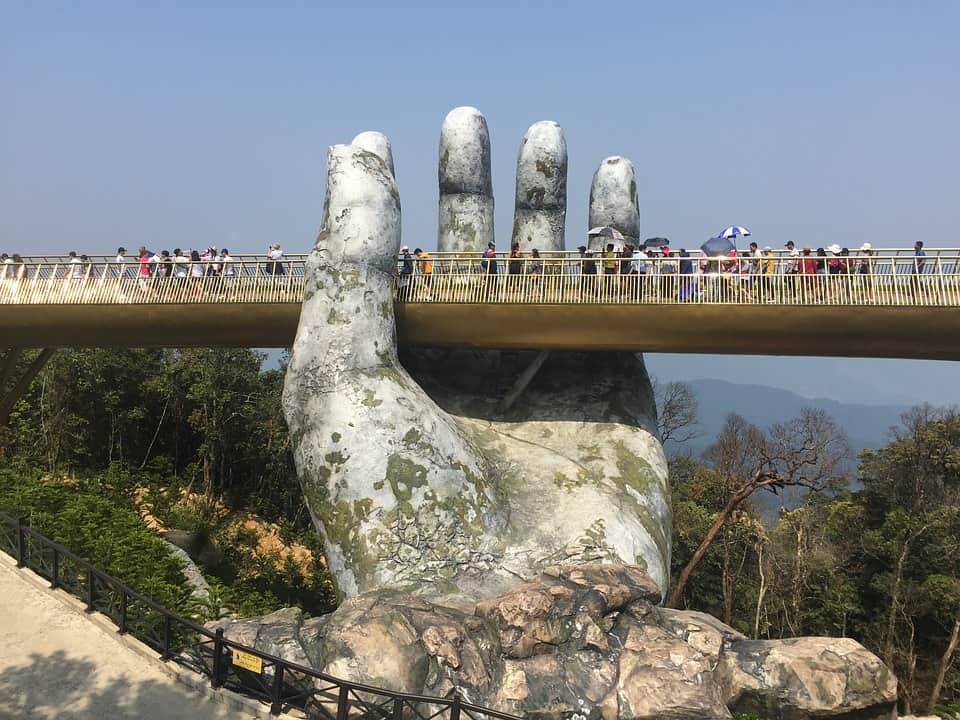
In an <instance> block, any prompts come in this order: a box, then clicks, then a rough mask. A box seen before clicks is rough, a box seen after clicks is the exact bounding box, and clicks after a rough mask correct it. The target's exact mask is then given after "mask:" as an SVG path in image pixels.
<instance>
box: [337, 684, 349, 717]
mask: <svg viewBox="0 0 960 720" xmlns="http://www.w3.org/2000/svg"><path fill="white" fill-rule="evenodd" d="M349 713H350V688H349V687H347V686H346V685H341V686H340V695H339V696H338V697H337V720H347V715H349Z"/></svg>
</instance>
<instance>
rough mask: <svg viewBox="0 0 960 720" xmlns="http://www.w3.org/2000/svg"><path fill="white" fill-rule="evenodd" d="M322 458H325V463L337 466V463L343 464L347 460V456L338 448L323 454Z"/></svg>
mask: <svg viewBox="0 0 960 720" xmlns="http://www.w3.org/2000/svg"><path fill="white" fill-rule="evenodd" d="M323 459H324V460H326V462H327V465H332V466H334V467H337V466H338V465H343V464H344V463H345V462H346V461H347V456H346V455H344V454H343V453H342V452H340V451H339V450H334V451H333V452H331V453H327V454H326V455H324V456H323Z"/></svg>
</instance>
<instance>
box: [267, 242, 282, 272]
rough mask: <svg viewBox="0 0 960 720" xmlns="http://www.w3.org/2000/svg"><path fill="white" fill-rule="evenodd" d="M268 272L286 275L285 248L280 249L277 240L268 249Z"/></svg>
mask: <svg viewBox="0 0 960 720" xmlns="http://www.w3.org/2000/svg"><path fill="white" fill-rule="evenodd" d="M267 260H269V262H268V263H267V274H268V275H284V274H286V270H285V269H284V267H283V250H281V249H280V243H278V242H275V243H273V244H272V245H271V246H270V249H269V250H267Z"/></svg>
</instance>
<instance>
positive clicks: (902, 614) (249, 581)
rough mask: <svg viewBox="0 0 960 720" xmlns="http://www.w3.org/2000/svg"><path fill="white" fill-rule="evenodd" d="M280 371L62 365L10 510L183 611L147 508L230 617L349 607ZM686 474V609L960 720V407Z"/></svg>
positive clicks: (160, 363)
mask: <svg viewBox="0 0 960 720" xmlns="http://www.w3.org/2000/svg"><path fill="white" fill-rule="evenodd" d="M21 362H22V364H24V365H27V364H29V363H30V362H32V357H31V356H30V355H29V354H25V355H24V357H23V358H22V360H21ZM262 363H263V357H262V356H260V355H258V354H256V353H254V352H251V351H249V350H231V349H222V350H210V349H191V350H180V351H172V350H72V351H60V352H58V353H57V354H56V355H55V356H54V357H53V358H52V359H51V360H50V362H49V363H48V364H47V366H46V367H45V368H44V369H43V370H42V371H41V372H40V373H39V375H38V376H37V378H36V380H35V382H34V383H33V385H32V386H31V388H30V390H29V392H28V394H27V395H26V396H25V397H24V398H23V399H22V400H21V401H20V402H18V403H17V404H16V405H15V406H14V407H13V408H12V410H11V411H10V427H9V428H6V429H4V428H0V509H3V510H6V511H8V512H12V513H20V514H24V515H27V516H28V517H29V518H30V521H31V523H32V524H33V525H34V526H36V527H38V528H39V529H41V530H42V531H43V532H44V533H46V534H49V535H51V536H52V537H54V538H55V539H57V540H59V541H61V542H62V543H64V544H65V545H68V546H69V547H71V548H73V549H74V550H75V551H76V552H77V553H78V554H81V555H83V556H85V557H88V558H89V559H91V560H93V561H94V562H96V563H97V564H99V565H101V566H103V567H104V568H105V569H106V570H107V571H109V572H111V573H112V574H115V575H117V576H118V577H120V578H121V579H123V580H124V581H125V582H127V583H128V584H130V585H131V586H132V587H134V588H135V589H137V590H140V591H141V592H144V593H146V594H149V595H152V596H153V597H155V598H156V599H157V600H159V601H161V602H163V603H164V604H166V605H168V606H170V607H172V608H177V609H183V608H185V607H186V603H187V602H188V600H187V595H188V590H187V588H186V584H185V582H184V581H183V578H182V575H181V573H180V567H179V564H178V563H177V562H176V561H175V560H173V559H172V557H171V556H170V554H169V553H168V552H167V551H166V546H165V545H164V544H163V543H162V542H160V540H159V538H158V536H157V534H156V533H154V532H152V531H150V530H148V529H147V527H146V523H145V522H144V519H143V517H144V515H148V516H149V519H150V520H151V521H152V522H156V523H158V524H159V525H160V526H163V527H166V528H174V529H179V530H183V531H186V532H188V533H189V534H190V537H192V538H194V539H195V540H196V541H197V542H199V543H201V544H204V543H205V544H207V545H209V546H210V547H212V548H214V549H215V550H216V551H217V552H216V557H215V561H214V562H210V563H208V564H207V568H206V570H207V573H208V575H209V577H210V579H211V580H212V585H213V587H214V591H215V592H214V598H213V599H212V600H211V603H210V604H211V606H215V608H216V609H219V608H220V607H227V608H229V609H231V610H233V611H235V612H240V613H242V614H261V613H266V612H269V611H272V610H275V609H276V608H278V607H280V606H283V605H289V604H298V605H300V606H301V607H303V608H304V609H305V610H307V611H308V612H312V613H320V612H324V611H327V610H329V609H331V608H332V607H333V603H334V595H333V591H332V585H331V583H330V579H329V576H328V575H327V573H326V571H325V569H324V567H323V564H322V562H321V560H320V548H319V541H318V538H317V536H316V533H315V532H314V531H313V529H312V527H311V526H310V522H309V514H308V513H307V511H306V508H305V507H304V503H303V499H302V495H301V493H300V489H299V487H298V484H297V482H296V475H295V472H294V468H293V463H292V459H291V453H290V446H289V439H288V434H287V431H286V426H285V423H284V422H283V418H282V414H281V411H280V402H279V400H280V392H281V388H282V380H283V375H282V370H264V369H263V368H262ZM658 397H659V399H660V400H661V403H662V405H663V406H664V408H665V410H666V412H664V413H662V416H661V431H662V432H663V433H664V434H666V435H670V436H671V437H672V438H673V439H674V442H675V443H682V442H683V440H684V439H686V438H689V437H692V436H693V433H692V429H693V426H694V424H695V417H696V399H695V397H693V395H692V393H691V392H689V388H687V387H685V386H682V384H679V385H678V384H670V385H666V386H663V387H661V388H658ZM671 478H672V488H673V511H674V512H673V516H674V537H673V575H674V579H675V583H674V588H673V593H672V594H671V600H672V601H673V603H674V604H675V605H677V606H679V607H685V608H691V609H697V610H703V611H706V612H709V613H712V614H713V615H715V616H716V617H718V618H720V619H721V620H723V621H725V622H727V623H729V624H731V625H733V626H734V627H736V628H738V629H739V630H741V631H742V632H744V633H746V634H748V635H749V636H751V637H755V638H782V637H790V636H797V635H827V636H845V637H852V638H855V639H856V640H859V641H860V642H862V643H863V644H864V645H865V646H867V647H868V648H869V649H871V650H873V651H874V652H876V653H877V654H878V655H879V656H880V657H881V658H883V659H884V660H885V661H886V662H887V663H888V664H889V665H890V666H891V667H892V668H893V669H894V670H895V672H896V673H897V675H898V678H899V680H900V688H901V698H902V702H901V705H902V710H904V711H905V712H911V711H917V712H928V711H933V710H935V709H936V710H937V711H938V712H939V713H940V714H941V715H942V716H944V717H951V716H958V717H960V713H958V711H960V668H958V665H960V664H958V663H957V656H958V655H960V647H958V646H960V414H958V413H957V412H952V411H951V412H948V411H937V410H933V409H931V408H919V409H917V410H915V411H913V412H912V413H910V414H909V415H908V416H906V417H905V418H904V419H903V424H902V427H900V428H898V429H896V430H895V431H894V432H893V434H892V436H891V438H890V441H889V443H888V444H887V445H886V446H884V447H882V448H879V449H877V450H875V451H870V452H865V453H863V454H862V455H861V457H860V458H859V463H855V462H854V461H853V459H852V458H850V457H849V451H848V450H847V446H846V441H845V439H844V435H843V432H842V430H841V429H840V428H837V427H836V426H835V424H834V423H833V421H832V420H831V419H830V418H829V417H826V416H824V415H822V414H817V413H803V414H802V415H801V416H800V417H798V418H796V419H794V420H789V421H787V422H784V423H782V424H779V425H776V426H773V427H770V428H765V429H764V428H758V427H755V426H753V425H751V424H750V423H748V422H746V421H745V420H744V419H743V418H738V417H736V416H732V417H730V418H728V421H727V423H726V425H725V426H724V428H723V430H722V431H721V433H720V434H719V436H718V437H717V438H716V440H715V442H714V444H713V445H712V446H711V447H710V448H709V449H708V450H707V451H706V452H705V453H704V454H703V456H702V457H700V458H690V457H675V458H673V459H672V460H671ZM766 492H771V493H777V494H781V495H789V497H790V502H789V503H785V507H786V509H784V510H782V511H781V513H780V516H779V518H777V519H776V521H775V522H765V521H764V520H763V518H762V517H761V515H760V513H759V512H758V511H757V509H756V507H755V504H754V503H755V501H756V499H757V497H758V496H759V494H761V493H766ZM251 518H255V519H256V522H254V520H253V519H251ZM260 521H263V522H260ZM258 523H259V524H258ZM269 523H273V525H269ZM258 528H259V529H258ZM263 528H270V530H269V531H270V532H271V533H273V535H271V536H270V537H271V539H275V538H274V536H277V537H279V538H281V539H282V541H283V544H284V547H285V548H287V549H289V548H290V547H294V546H297V547H302V550H303V553H302V555H301V558H300V560H297V559H296V558H295V556H292V555H291V554H290V553H288V552H286V551H280V550H277V549H276V547H273V546H271V545H270V544H269V543H266V544H265V543H264V535H263V532H264V530H263ZM297 543H299V545H297ZM274 544H276V543H274ZM304 557H305V558H307V559H306V560H304V559H303V558H304ZM951 714H952V715H951Z"/></svg>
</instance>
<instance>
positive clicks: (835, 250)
mask: <svg viewBox="0 0 960 720" xmlns="http://www.w3.org/2000/svg"><path fill="white" fill-rule="evenodd" d="M827 250H829V251H830V252H832V253H833V254H834V255H839V254H840V246H839V245H837V244H836V243H834V244H833V245H831V246H830V247H828V248H827Z"/></svg>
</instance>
